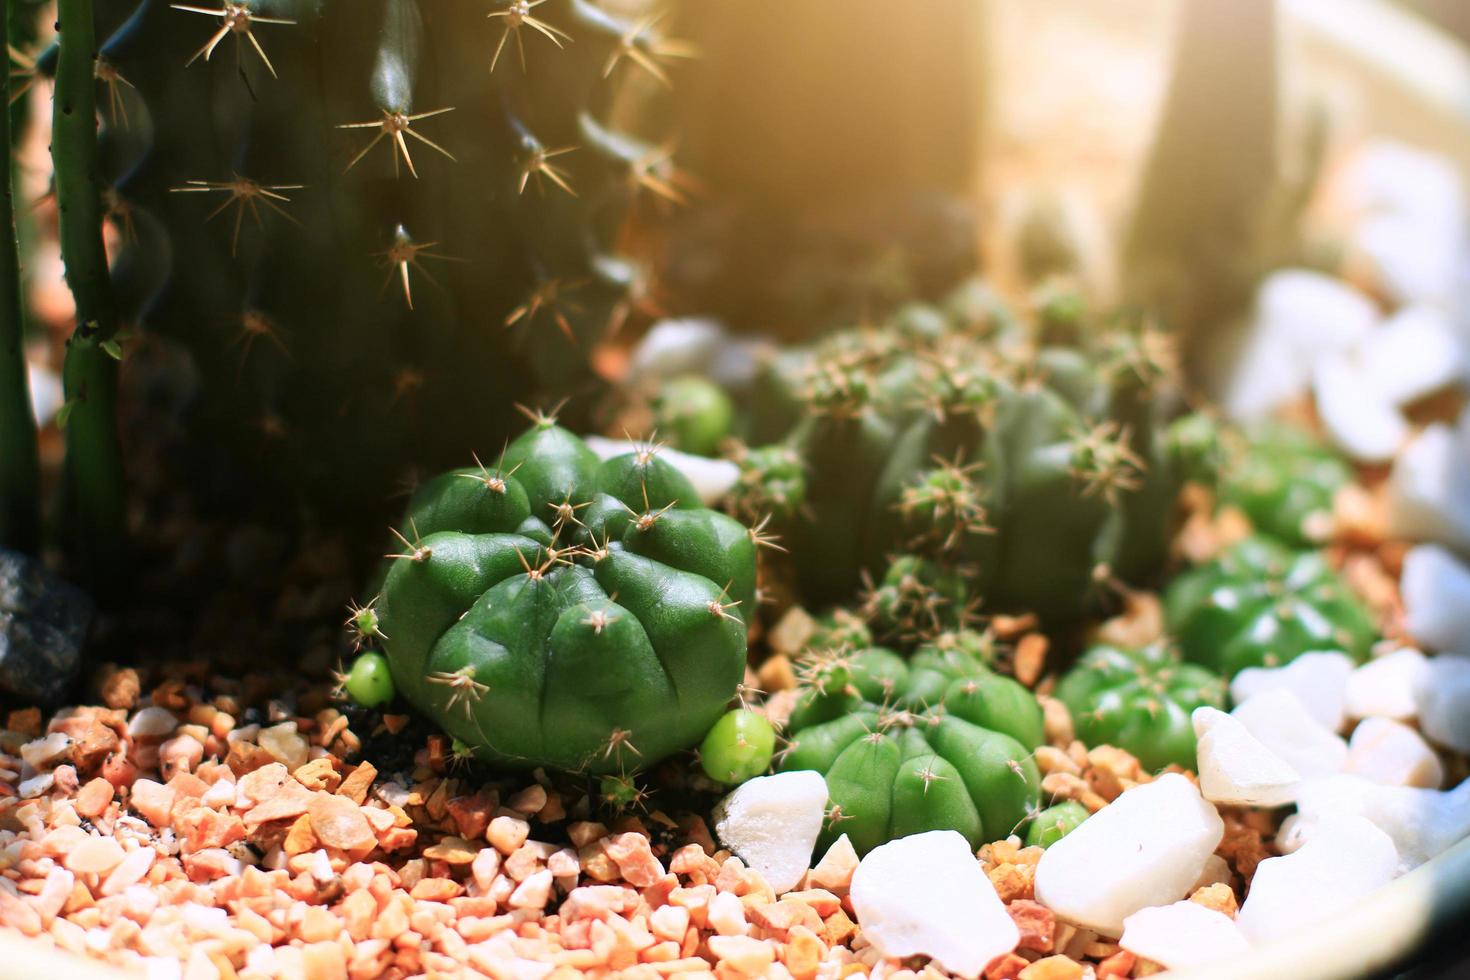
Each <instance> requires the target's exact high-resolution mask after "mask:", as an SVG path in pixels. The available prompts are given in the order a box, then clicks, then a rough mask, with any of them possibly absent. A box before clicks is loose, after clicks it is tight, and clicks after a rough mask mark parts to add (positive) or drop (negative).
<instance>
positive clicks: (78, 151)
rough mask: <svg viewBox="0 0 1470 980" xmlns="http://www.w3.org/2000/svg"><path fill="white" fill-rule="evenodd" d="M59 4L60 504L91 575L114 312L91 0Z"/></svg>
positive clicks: (116, 522)
mask: <svg viewBox="0 0 1470 980" xmlns="http://www.w3.org/2000/svg"><path fill="white" fill-rule="evenodd" d="M57 13H58V17H57V21H58V28H59V33H60V43H61V50H60V55H59V58H58V62H57V69H56V94H55V102H54V106H53V110H52V119H51V128H52V137H51V155H52V160H53V162H54V166H55V170H56V201H57V206H58V208H59V210H60V214H61V257H62V261H63V262H64V263H65V265H66V281H67V284H68V285H69V286H70V287H71V291H72V296H73V297H74V299H75V300H76V319H77V325H76V329H75V330H74V331H73V333H72V336H71V339H70V340H69V341H68V342H67V348H66V362H65V365H64V367H63V370H62V384H63V387H64V390H65V393H66V406H65V408H64V409H63V411H64V412H65V413H66V414H65V424H66V472H65V504H66V509H67V514H68V528H69V530H68V533H69V535H70V536H71V541H70V544H71V547H72V549H73V554H74V558H75V559H76V560H77V562H78V563H79V565H80V567H81V569H82V571H83V573H84V574H86V575H90V576H99V575H100V574H101V573H102V572H103V571H104V570H105V569H106V568H107V566H109V565H110V564H111V563H112V562H113V561H114V560H115V559H116V557H117V555H118V552H119V551H120V549H121V545H122V531H123V478H122V451H121V448H120V446H119V444H118V435H117V423H116V419H115V417H114V411H113V409H114V402H115V401H116V390H117V358H116V357H115V351H116V347H115V344H114V337H115V335H116V333H117V320H116V316H115V314H114V311H113V303H112V281H111V278H110V275H109V272H108V267H107V250H106V248H105V247H104V246H103V243H102V216H103V208H102V195H101V192H100V188H101V186H102V184H101V180H100V177H99V171H98V163H97V84H96V77H95V62H96V38H95V32H94V28H93V23H92V0H60V2H59V3H58V5H57Z"/></svg>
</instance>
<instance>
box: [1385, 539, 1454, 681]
mask: <svg viewBox="0 0 1470 980" xmlns="http://www.w3.org/2000/svg"><path fill="white" fill-rule="evenodd" d="M1399 589H1400V591H1401V592H1402V594H1403V598H1404V616H1405V625H1406V626H1407V627H1408V629H1409V632H1410V633H1411V634H1413V636H1414V638H1415V639H1416V640H1418V641H1419V642H1420V643H1422V644H1423V645H1424V646H1426V647H1429V648H1431V649H1435V650H1439V651H1441V652H1444V653H1454V654H1459V655H1460V656H1464V657H1470V565H1466V564H1465V563H1464V562H1463V561H1461V560H1460V559H1459V558H1457V557H1456V556H1455V555H1453V554H1451V553H1450V552H1449V551H1448V550H1447V549H1445V548H1442V547H1440V546H1439V545H1437V544H1421V545H1416V546H1415V547H1413V548H1411V549H1409V553H1408V554H1407V555H1405V556H1404V571H1403V576H1402V578H1401V579H1400V581H1399Z"/></svg>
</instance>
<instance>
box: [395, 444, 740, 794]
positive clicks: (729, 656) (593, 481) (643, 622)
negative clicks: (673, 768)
mask: <svg viewBox="0 0 1470 980" xmlns="http://www.w3.org/2000/svg"><path fill="white" fill-rule="evenodd" d="M400 533H401V534H402V536H403V539H404V541H403V542H401V543H403V548H402V551H401V552H400V554H398V555H396V556H390V557H391V558H392V561H391V563H390V564H389V566H388V569H387V573H386V577H385V579H384V581H383V584H382V589H381V591H380V593H379V596H378V599H377V601H376V603H375V606H374V608H375V609H376V611H377V623H376V631H377V636H376V639H377V641H378V642H380V643H381V644H382V648H383V650H384V652H385V654H386V655H387V657H388V660H389V663H390V665H391V667H392V674H393V681H394V684H395V686H396V687H397V689H398V691H399V693H400V694H402V695H403V696H404V697H406V698H407V699H408V700H409V701H410V702H411V703H412V704H414V705H415V706H416V707H417V708H418V709H419V710H420V711H422V712H424V713H425V714H426V715H428V716H429V717H431V718H432V719H434V720H435V721H437V722H438V723H439V724H441V725H442V726H443V727H444V729H445V730H446V731H448V732H449V733H450V734H451V735H453V736H454V737H456V738H458V739H460V740H461V741H463V742H465V743H466V744H467V745H469V746H471V747H473V748H474V749H475V750H476V752H477V754H478V755H479V757H481V758H483V759H485V760H486V761H493V762H497V763H501V764H504V765H508V766H514V767H533V766H550V767H554V768H557V769H562V770H567V771H579V772H589V773H592V774H610V773H625V772H631V771H633V770H636V769H638V768H640V767H642V766H645V765H648V764H649V763H652V762H655V761H657V760H659V759H660V758H663V757H664V756H667V755H668V754H670V753H672V752H675V751H677V750H679V749H683V748H687V747H689V746H691V745H693V744H695V743H697V742H698V741H699V740H700V739H701V738H702V737H703V736H704V734H705V733H706V732H707V731H708V730H709V728H710V726H711V725H713V724H714V722H715V721H716V720H717V719H718V718H719V717H720V716H721V714H722V713H723V712H724V710H725V707H726V704H727V702H729V701H730V699H731V698H732V697H733V696H734V694H735V692H736V686H737V685H738V684H739V682H740V678H741V676H742V672H743V670H744V666H745V642H746V625H745V618H744V617H745V615H746V614H747V613H746V611H747V610H749V609H750V608H751V607H752V605H753V602H754V590H755V549H756V543H755V541H754V539H753V537H752V536H751V534H750V532H749V531H748V530H747V529H746V528H745V527H743V526H742V525H741V524H740V523H739V522H737V521H735V520H734V519H733V518H730V517H728V516H726V515H724V514H720V513H717V512H715V511H711V510H707V509H704V508H703V507H701V506H700V504H699V497H698V495H697V494H696V493H695V492H694V489H693V487H691V486H690V485H689V483H688V481H687V480H686V479H685V478H684V477H683V476H682V475H681V474H680V473H679V472H678V471H677V470H675V469H674V468H673V467H672V466H670V465H669V464H667V463H665V462H663V461H662V460H661V459H659V458H658V457H657V456H656V454H655V452H654V451H653V450H652V449H648V450H646V451H639V452H635V453H630V454H628V455H625V456H620V457H616V458H613V459H610V460H608V461H606V462H601V461H599V460H598V458H597V457H596V455H594V454H593V452H592V451H591V450H590V449H588V448H587V446H586V444H585V443H583V442H582V440H581V439H579V438H577V437H576V436H575V435H573V434H572V433H570V432H569V431H567V430H566V429H563V428H561V427H559V426H558V425H556V424H555V423H554V422H553V421H552V420H550V419H545V418H543V419H541V420H539V421H538V422H537V423H536V424H535V425H534V426H533V427H532V428H531V429H530V430H529V431H528V432H526V433H525V434H524V435H522V436H521V437H520V438H518V439H516V440H515V441H514V442H512V443H511V444H510V445H509V447H508V448H507V449H506V451H505V453H504V455H503V456H502V458H501V459H500V460H499V461H498V462H497V464H496V465H495V466H494V467H483V468H482V467H479V466H476V467H471V468H468V469H464V470H458V471H455V472H451V473H447V474H444V475H443V476H440V477H438V478H436V479H435V480H433V481H431V482H429V483H428V484H426V485H425V486H424V487H423V488H422V489H420V491H419V492H418V493H417V494H416V495H415V497H414V498H413V500H412V501H411V502H410V504H409V508H408V515H407V517H406V519H405V522H404V528H403V530H402V531H401V532H400Z"/></svg>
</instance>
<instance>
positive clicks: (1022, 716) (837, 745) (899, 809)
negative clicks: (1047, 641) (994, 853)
mask: <svg viewBox="0 0 1470 980" xmlns="http://www.w3.org/2000/svg"><path fill="white" fill-rule="evenodd" d="M979 642H980V641H979V640H978V638H977V637H975V636H973V635H970V636H958V635H955V636H952V637H951V639H950V641H949V642H946V643H943V644H937V645H931V646H928V647H925V648H923V649H920V650H919V651H917V652H916V653H915V654H914V656H913V658H912V659H911V660H909V661H907V662H906V661H905V660H904V659H903V658H902V657H900V656H899V655H898V654H896V653H894V652H892V651H891V650H887V649H885V648H881V647H870V648H868V649H864V650H858V651H848V650H844V649H839V650H826V651H816V652H814V653H813V655H812V656H811V657H809V658H808V660H807V662H806V663H804V665H803V668H804V669H803V674H804V687H803V690H802V691H801V694H800V695H799V698H798V701H797V705H796V708H795V710H794V711H793V712H792V715H791V718H790V720H789V722H788V733H787V737H788V740H789V745H788V747H787V749H786V750H785V752H784V755H783V758H782V761H781V764H780V766H781V768H782V769H786V770H796V769H814V770H816V771H818V772H821V773H823V774H824V775H825V776H826V779H827V789H828V793H829V795H830V797H831V802H832V807H831V811H830V812H829V814H828V820H827V824H826V829H825V831H824V838H825V840H827V841H829V842H830V841H831V840H833V839H834V838H836V837H837V836H838V835H839V834H847V836H848V838H849V839H850V840H851V841H852V844H853V847H855V848H856V849H857V850H858V852H859V853H866V852H867V851H869V850H871V849H872V848H874V847H876V846H878V845H879V844H882V843H883V842H884V841H887V840H891V839H893V838H895V837H902V836H905V835H907V834H914V833H920V832H922V831H926V830H944V829H949V830H957V831H959V832H960V833H962V834H964V835H965V838H966V839H967V840H969V841H970V843H971V844H972V845H978V844H979V843H981V842H982V841H986V840H991V839H994V838H999V837H1004V836H1006V835H1008V834H1010V833H1011V832H1013V831H1015V830H1016V829H1017V828H1018V827H1020V826H1021V824H1023V823H1024V822H1025V821H1026V820H1027V818H1028V817H1030V816H1031V815H1032V814H1033V813H1034V812H1035V811H1036V810H1037V807H1038V804H1039V800H1040V794H1041V777H1040V774H1039V772H1038V771H1037V768H1036V763H1035V762H1034V761H1033V760H1032V758H1031V753H1032V750H1034V749H1035V748H1036V746H1037V745H1039V744H1041V742H1042V721H1041V709H1040V707H1039V706H1038V705H1037V703H1036V699H1035V698H1034V697H1032V695H1031V693H1030V692H1029V691H1027V690H1026V689H1025V688H1024V687H1022V686H1021V685H1020V684H1018V683H1017V682H1016V681H1014V680H1011V679H1010V678H1007V677H1002V676H1000V675H998V674H995V673H993V672H992V671H991V670H990V669H989V668H988V667H986V666H985V663H984V662H983V661H982V659H981V657H979V656H977V655H976V653H975V652H974V650H975V647H976V645H977V644H978V643H979Z"/></svg>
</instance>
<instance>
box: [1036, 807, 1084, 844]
mask: <svg viewBox="0 0 1470 980" xmlns="http://www.w3.org/2000/svg"><path fill="white" fill-rule="evenodd" d="M1089 816H1091V814H1089V813H1088V812H1087V807H1085V806H1083V805H1082V804H1081V803H1078V802H1076V801H1075V800H1063V801H1062V802H1061V803H1058V804H1056V805H1055V806H1049V807H1047V808H1046V809H1045V810H1042V811H1041V812H1040V813H1038V814H1037V815H1036V819H1035V820H1032V821H1031V826H1030V827H1029V828H1027V830H1026V846H1027V847H1051V846H1052V845H1053V844H1055V843H1056V842H1057V841H1059V840H1061V839H1062V838H1063V837H1066V836H1067V835H1068V834H1070V833H1071V832H1072V831H1074V830H1076V829H1077V828H1078V827H1080V826H1081V825H1082V821H1084V820H1086V819H1087V818H1088V817H1089Z"/></svg>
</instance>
